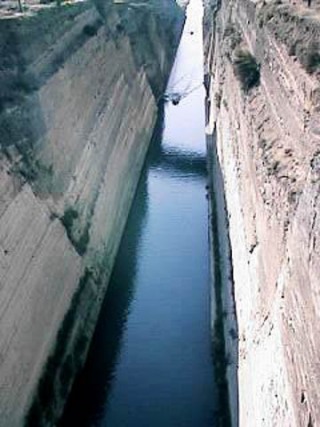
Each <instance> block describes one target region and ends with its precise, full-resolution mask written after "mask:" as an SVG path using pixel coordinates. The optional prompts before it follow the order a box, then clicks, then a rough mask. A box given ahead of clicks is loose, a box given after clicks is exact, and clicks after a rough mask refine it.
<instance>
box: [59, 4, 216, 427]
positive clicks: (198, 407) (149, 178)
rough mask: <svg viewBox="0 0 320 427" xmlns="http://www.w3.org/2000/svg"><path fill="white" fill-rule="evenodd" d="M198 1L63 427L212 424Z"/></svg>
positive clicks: (191, 10) (193, 426) (208, 426)
mask: <svg viewBox="0 0 320 427" xmlns="http://www.w3.org/2000/svg"><path fill="white" fill-rule="evenodd" d="M202 61H203V51H202V5H201V1H200V0H191V3H190V6H189V7H188V18H187V21H186V25H185V29H184V34H183V37H182V40H181V44H180V47H179V51H178V54H177V59H176V62H175V65H174V68H173V71H172V75H171V78H170V81H169V84H168V93H172V92H179V93H183V94H185V95H187V96H186V97H185V98H184V99H183V100H182V101H181V102H180V104H179V105H177V106H174V105H172V104H169V103H168V104H166V105H165V110H164V120H163V122H162V123H161V122H160V123H159V125H158V129H157V132H156V134H155V137H154V139H153V141H152V146H151V149H150V152H149V155H148V159H147V162H146V166H145V169H144V172H143V174H142V177H141V180H140V184H139V188H138V191H137V195H136V198H135V201H134V204H133V207H132V210H131V213H130V217H129V220H128V224H127V227H126V231H125V234H124V237H123V239H122V243H121V247H120V250H119V254H118V256H117V260H116V264H115V268H114V272H113V275H112V279H111V283H110V286H109V289H108V292H107V296H106V299H105V301H104V304H103V308H102V312H101V316H100V319H99V322H98V326H97V329H96V332H95V335H94V339H93V342H92V346H91V349H90V353H89V357H88V360H87V363H86V366H85V368H84V370H83V373H82V374H81V375H80V377H79V379H78V380H77V382H76V384H75V387H74V390H73V392H72V395H71V398H70V401H69V403H68V407H67V410H66V413H65V417H64V421H63V425H65V426H83V427H85V426H90V427H91V426H94V427H211V426H214V425H215V423H214V413H215V409H216V408H215V400H216V399H215V396H216V389H215V385H214V373H213V366H212V360H211V343H210V337H211V334H210V311H209V309H210V305H209V288H210V287H209V260H208V257H209V251H208V223H207V221H208V220H207V215H208V214H207V200H206V197H205V196H206V194H205V193H206V190H205V186H206V179H207V178H206V160H205V156H206V152H205V151H206V149H205V136H204V126H205V117H204V89H203V86H202V80H203V70H202Z"/></svg>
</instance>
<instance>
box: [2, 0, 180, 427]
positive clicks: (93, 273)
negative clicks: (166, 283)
mask: <svg viewBox="0 0 320 427" xmlns="http://www.w3.org/2000/svg"><path fill="white" fill-rule="evenodd" d="M140 3H143V2H140ZM154 4H156V3H154ZM156 5H157V8H153V4H152V2H149V4H148V5H147V6H148V7H145V5H143V4H140V6H139V7H135V8H128V7H127V6H125V5H121V6H119V7H117V6H116V5H113V4H112V2H103V3H102V2H101V3H99V2H97V4H96V7H94V6H92V5H91V4H90V3H87V2H79V3H75V4H72V5H70V4H66V5H63V6H61V7H55V6H50V7H49V6H48V7H44V8H42V9H40V11H38V12H30V11H29V12H28V13H26V14H25V16H23V17H15V18H12V17H8V18H6V19H1V20H0V85H1V86H0V87H1V91H0V108H1V109H0V127H1V159H0V175H1V179H0V277H1V279H0V317H1V336H0V425H1V426H6V427H14V426H21V425H23V424H24V422H25V423H26V424H28V425H30V426H40V425H48V426H49V425H54V424H55V421H56V419H57V417H58V416H59V415H60V414H61V411H62V409H63V404H64V402H65V399H66V396H67V394H68V391H69V390H70V387H71V384H72V381H73V379H74V376H75V374H76V372H77V371H78V369H79V367H80V366H81V364H82V363H83V361H84V358H85V354H86V351H87V348H88V344H89V342H90V338H91V335H92V332H93V329H94V326H95V322H96V319H97V316H98V313H99V308H100V305H101V301H102V298H103V296H104V293H105V290H106V286H107V283H108V278H109V275H110V271H111V268H112V265H113V261H114V257H115V254H116V251H117V248H118V244H119V242H120V239H121V235H122V231H123V228H124V225H125V222H126V219H127V215H128V212H129V209H130V205H131V201H132V198H133V196H134V192H135V189H136V185H137V182H138V179H139V175H140V171H141V168H142V165H143V161H144V157H145V154H146V151H147V148H148V144H149V141H150V139H151V136H152V132H153V127H154V124H155V121H156V117H157V101H158V98H159V96H160V95H161V93H162V92H163V90H164V88H165V86H166V81H167V78H168V76H169V72H170V68H171V65H172V62H173V59H174V54H175V50H176V47H177V44H178V41H179V36H180V32H181V28H182V24H183V12H182V10H181V9H180V8H179V7H178V6H177V5H176V4H175V3H174V2H171V1H169V0H168V1H164V0H163V1H162V2H158V3H157V4H156Z"/></svg>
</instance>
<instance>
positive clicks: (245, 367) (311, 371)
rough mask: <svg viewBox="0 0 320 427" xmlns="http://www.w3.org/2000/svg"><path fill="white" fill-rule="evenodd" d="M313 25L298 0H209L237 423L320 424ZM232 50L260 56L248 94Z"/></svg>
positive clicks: (213, 118)
mask: <svg viewBox="0 0 320 427" xmlns="http://www.w3.org/2000/svg"><path fill="white" fill-rule="evenodd" d="M319 31H320V21H319V19H318V16H317V15H316V14H315V13H313V12H312V10H311V11H310V10H307V9H306V8H305V7H303V5H300V4H299V5H292V4H289V3H283V2H281V1H280V2H279V1H277V2H253V1H245V0H232V1H226V2H221V4H214V3H213V2H207V10H206V21H205V36H206V37H205V43H206V52H207V58H206V59H207V62H206V66H207V72H208V75H209V76H210V86H209V93H210V95H209V103H210V106H209V124H208V132H209V133H212V132H213V131H214V130H215V131H216V141H217V152H218V164H219V167H221V170H222V176H223V184H224V191H225V197H226V204H227V213H228V216H229V218H228V219H229V235H230V240H231V246H232V262H233V276H234V293H235V303H236V314H237V320H238V325H239V354H238V361H237V362H236V363H238V379H239V420H240V426H246V427H249V426H276V425H277V426H317V425H320V406H319V401H320V387H319V375H320V369H319V359H320V330H319V308H320V299H319V289H320V288H319V284H320V283H319V273H320V271H319V265H320V253H319V238H320V224H319V215H318V213H319V208H320V201H319V184H320V181H319V152H320V139H319V129H320V104H319V102H320V99H319V90H320V85H319V84H320V81H319V61H318V59H319V57H318V56H317V55H319V45H317V44H316V45H315V42H317V43H318V42H319ZM237 49H242V50H246V51H249V52H251V54H252V55H253V56H254V57H255V59H256V61H257V63H258V64H259V65H260V83H259V84H257V85H255V86H254V87H252V88H251V89H250V90H249V91H244V90H243V88H242V87H241V82H240V81H239V79H238V78H237V76H236V70H235V60H234V58H235V54H236V51H237Z"/></svg>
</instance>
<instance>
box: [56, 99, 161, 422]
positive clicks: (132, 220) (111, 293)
mask: <svg viewBox="0 0 320 427" xmlns="http://www.w3.org/2000/svg"><path fill="white" fill-rule="evenodd" d="M163 122H164V108H163V106H160V109H159V116H158V120H157V125H156V127H155V131H154V135H153V138H152V141H151V143H150V149H149V152H148V154H147V159H146V163H145V166H144V168H143V171H142V174H141V177H140V181H139V185H138V189H137V192H136V195H135V199H134V202H133V205H132V209H131V211H130V215H129V218H128V222H127V225H126V230H125V232H124V234H123V238H122V241H121V244H120V247H119V251H118V254H117V257H116V261H115V265H114V269H113V272H112V276H111V279H110V284H109V287H108V291H107V293H106V297H105V299H104V302H103V305H102V308H101V313H100V316H99V320H98V323H97V327H96V330H95V333H94V336H93V339H92V343H91V346H90V350H89V354H88V358H87V361H86V364H85V366H84V368H83V370H82V372H80V374H79V375H78V377H77V378H76V380H75V383H74V386H73V388H72V392H71V395H70V397H69V400H68V402H67V406H66V408H65V412H64V415H63V418H62V420H61V422H60V427H70V426H74V425H76V426H77V427H82V426H93V425H94V422H95V418H96V417H97V418H100V415H99V414H100V413H101V412H103V411H104V408H105V406H106V404H107V402H108V395H109V391H110V388H111V385H112V380H113V376H114V372H115V366H116V364H117V359H118V355H119V352H120V349H121V340H122V336H123V332H124V330H125V327H126V322H127V316H128V313H129V312H130V304H131V301H132V300H133V298H134V292H135V288H134V285H135V274H136V261H137V256H138V247H139V241H140V238H141V229H142V228H143V224H144V221H145V217H146V214H147V204H148V185H147V184H148V177H147V175H148V166H147V165H149V164H150V163H153V164H157V163H158V161H159V156H161V141H162V133H163ZM124 260H125V264H126V268H123V265H124Z"/></svg>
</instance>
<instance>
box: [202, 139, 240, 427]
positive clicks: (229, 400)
mask: <svg viewBox="0 0 320 427" xmlns="http://www.w3.org/2000/svg"><path fill="white" fill-rule="evenodd" d="M207 147H208V169H209V175H210V183H209V187H210V188H209V191H210V193H211V203H212V215H211V218H210V220H211V229H212V235H213V247H212V254H213V265H214V267H213V284H212V286H213V288H212V289H213V296H212V297H213V298H214V299H215V305H214V308H215V313H214V314H215V317H214V324H213V331H212V334H213V337H212V344H213V346H212V352H213V360H214V369H215V376H216V381H217V384H218V387H219V394H218V396H219V402H218V408H219V409H218V411H217V419H218V420H219V421H218V422H219V424H218V426H221V427H229V426H230V427H231V426H233V427H235V426H237V425H238V358H239V345H238V343H239V341H238V321H237V316H236V309H235V295H234V280H233V265H232V247H231V242H230V236H229V222H228V212H227V206H226V200H225V195H224V184H223V183H224V179H223V173H222V170H221V165H220V162H219V157H218V154H217V148H216V135H215V132H214V134H213V135H207Z"/></svg>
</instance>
